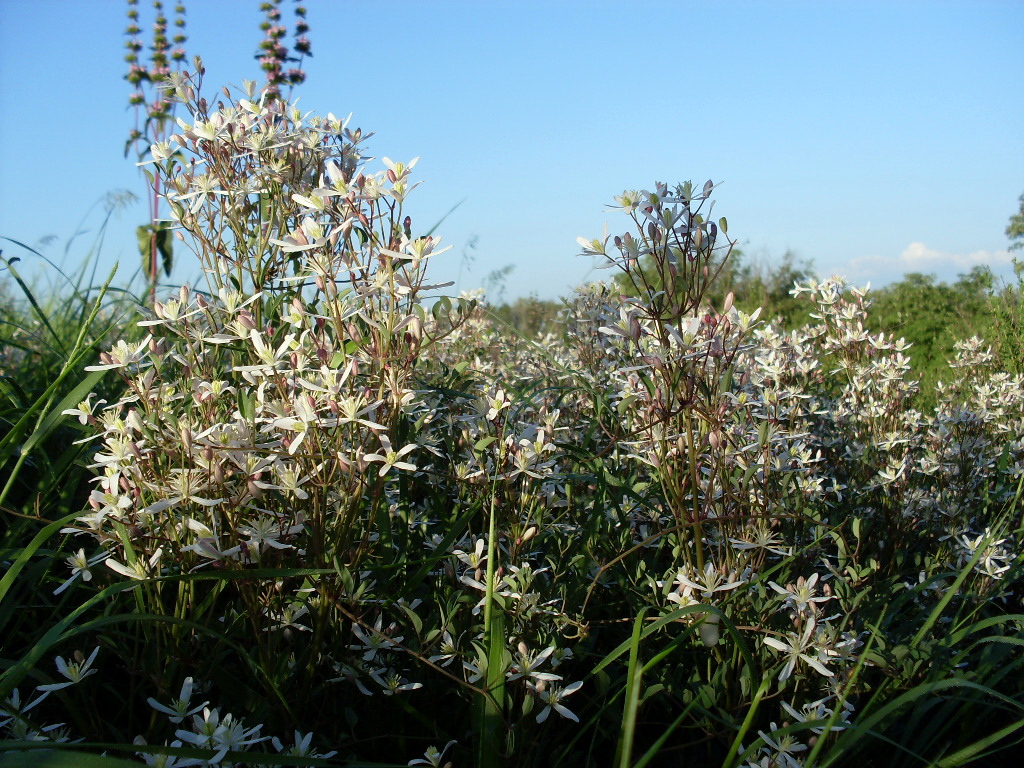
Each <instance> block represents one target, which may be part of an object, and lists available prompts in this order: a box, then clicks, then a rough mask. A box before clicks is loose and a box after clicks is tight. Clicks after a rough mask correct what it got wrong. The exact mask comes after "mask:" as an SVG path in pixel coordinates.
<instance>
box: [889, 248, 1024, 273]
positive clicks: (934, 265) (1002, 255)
mask: <svg viewBox="0 0 1024 768" xmlns="http://www.w3.org/2000/svg"><path fill="white" fill-rule="evenodd" d="M897 261H898V262H899V263H901V264H904V265H906V266H907V267H908V269H909V268H912V269H911V271H914V272H929V271H937V270H945V269H947V268H949V267H955V268H956V269H958V270H962V271H963V270H969V269H971V268H972V267H977V266H981V265H988V266H990V267H992V268H997V267H1001V266H1004V265H1007V264H1009V263H1010V261H1011V259H1010V252H1009V251H996V252H995V253H991V252H989V251H974V252H973V253H967V254H963V253H944V252H942V251H936V250H934V249H932V248H929V247H928V246H927V245H925V244H924V243H911V244H910V245H908V246H907V247H906V249H905V250H904V251H903V253H901V254H900V255H899V258H898V259H897Z"/></svg>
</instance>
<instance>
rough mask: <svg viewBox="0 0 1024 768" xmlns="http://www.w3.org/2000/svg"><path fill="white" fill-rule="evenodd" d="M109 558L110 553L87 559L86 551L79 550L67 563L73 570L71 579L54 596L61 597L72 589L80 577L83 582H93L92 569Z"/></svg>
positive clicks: (101, 553) (54, 592)
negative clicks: (72, 583)
mask: <svg viewBox="0 0 1024 768" xmlns="http://www.w3.org/2000/svg"><path fill="white" fill-rule="evenodd" d="M108 557H110V553H109V552H100V553H99V554H98V555H93V556H92V557H86V556H85V550H84V549H80V550H78V551H77V552H76V553H75V554H73V555H72V556H71V557H69V558H67V560H66V561H65V562H67V564H68V566H69V567H70V568H71V578H70V579H68V580H67V581H65V582H64V583H63V584H61V585H60V586H59V587H57V588H56V589H55V590H53V594H55V595H59V594H60V593H61V592H63V591H64V590H65V589H67V588H68V587H70V586H71V582H73V581H74V580H75V579H77V578H78V577H79V576H81V577H82V581H91V580H92V570H90V569H91V568H92V566H94V565H96V563H99V562H101V561H103V560H106V559H107V558H108Z"/></svg>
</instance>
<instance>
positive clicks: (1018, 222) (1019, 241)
mask: <svg viewBox="0 0 1024 768" xmlns="http://www.w3.org/2000/svg"><path fill="white" fill-rule="evenodd" d="M1006 236H1007V237H1008V238H1009V239H1010V240H1011V241H1012V242H1011V243H1010V250H1011V251H1015V250H1018V249H1020V248H1024V195H1021V196H1020V210H1019V211H1018V212H1017V213H1015V214H1013V215H1012V216H1011V217H1010V223H1009V224H1008V225H1007V226H1006Z"/></svg>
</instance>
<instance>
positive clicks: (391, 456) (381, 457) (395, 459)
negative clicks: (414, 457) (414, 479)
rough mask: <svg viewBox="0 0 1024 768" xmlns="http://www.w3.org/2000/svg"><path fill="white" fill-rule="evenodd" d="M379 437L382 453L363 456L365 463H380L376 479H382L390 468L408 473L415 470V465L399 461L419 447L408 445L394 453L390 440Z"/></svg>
mask: <svg viewBox="0 0 1024 768" xmlns="http://www.w3.org/2000/svg"><path fill="white" fill-rule="evenodd" d="M379 437H380V446H381V451H382V452H381V453H369V454H366V455H365V456H363V459H364V460H366V461H379V462H382V466H381V468H380V471H379V472H378V473H377V476H378V477H384V475H386V474H387V473H388V472H389V471H390V470H391V468H392V467H394V468H395V469H404V470H407V471H410V472H412V471H415V470H416V465H415V464H410V463H409V462H407V461H401V458H402V457H403V456H405V455H406V454H407V453H410V452H411V451H414V450H416V448H418V447H419V446H417V445H416V444H415V443H410V444H409V445H407V446H405V447H404V448H401V449H399V450H397V451H396V450H395V449H394V448H392V447H391V439H390V438H389V437H388V436H387V435H380V436H379Z"/></svg>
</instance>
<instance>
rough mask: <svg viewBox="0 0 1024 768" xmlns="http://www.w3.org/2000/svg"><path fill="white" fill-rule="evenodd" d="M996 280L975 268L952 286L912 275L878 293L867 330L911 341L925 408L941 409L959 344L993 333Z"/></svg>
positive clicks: (932, 278)
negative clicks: (939, 398) (939, 388)
mask: <svg viewBox="0 0 1024 768" xmlns="http://www.w3.org/2000/svg"><path fill="white" fill-rule="evenodd" d="M992 285H993V280H992V276H991V273H990V272H988V271H987V270H986V269H985V268H982V267H975V268H974V269H973V270H972V271H971V272H970V273H968V274H966V275H961V276H960V278H959V279H958V280H957V281H956V282H955V283H953V284H952V285H949V284H946V283H942V282H937V281H936V278H935V277H934V276H931V275H922V274H919V273H912V274H908V275H905V276H904V277H903V279H902V280H901V281H899V282H897V283H892V284H891V285H887V286H885V287H883V288H880V289H878V290H877V291H874V292H873V293H872V298H873V303H872V307H871V309H872V311H871V314H870V316H869V321H868V325H867V327H868V328H869V329H870V330H871V331H873V332H875V333H878V332H884V333H885V334H886V335H892V336H895V337H897V338H900V337H902V338H904V339H906V340H907V341H908V342H909V343H910V344H911V345H912V346H911V347H910V350H909V352H908V354H909V356H910V359H911V360H912V361H913V365H914V372H915V373H916V374H917V375H918V376H919V377H920V382H921V394H920V396H919V398H918V403H919V405H920V406H921V407H922V408H924V409H930V408H934V407H935V402H936V400H935V388H936V385H937V384H938V383H940V382H944V381H948V380H949V375H950V369H949V361H950V360H951V359H952V357H953V353H954V349H955V346H956V343H957V342H960V341H963V340H964V339H966V338H969V337H971V336H981V337H987V336H989V335H990V334H991V331H992V320H993V318H992V311H991V303H990V293H991V291H992Z"/></svg>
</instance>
